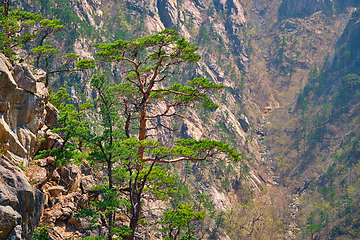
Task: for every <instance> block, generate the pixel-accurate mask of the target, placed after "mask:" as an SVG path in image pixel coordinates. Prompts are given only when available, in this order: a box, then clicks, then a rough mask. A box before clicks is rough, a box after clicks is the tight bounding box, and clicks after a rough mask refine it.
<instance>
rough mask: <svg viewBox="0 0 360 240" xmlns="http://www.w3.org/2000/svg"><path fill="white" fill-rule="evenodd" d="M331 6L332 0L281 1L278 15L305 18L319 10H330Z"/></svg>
mask: <svg viewBox="0 0 360 240" xmlns="http://www.w3.org/2000/svg"><path fill="white" fill-rule="evenodd" d="M333 6H334V4H333V0H283V2H282V4H281V7H280V10H279V13H280V15H284V16H303V15H305V16H306V15H311V14H313V13H314V12H316V11H320V10H331V9H332V8H333Z"/></svg>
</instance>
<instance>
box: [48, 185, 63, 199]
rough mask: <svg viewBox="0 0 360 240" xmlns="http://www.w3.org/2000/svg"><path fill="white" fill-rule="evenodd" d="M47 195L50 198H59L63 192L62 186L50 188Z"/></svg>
mask: <svg viewBox="0 0 360 240" xmlns="http://www.w3.org/2000/svg"><path fill="white" fill-rule="evenodd" d="M48 191H49V193H50V194H51V196H54V197H56V196H59V195H60V194H62V193H63V192H64V191H65V188H64V187H63V186H52V187H49V188H48Z"/></svg>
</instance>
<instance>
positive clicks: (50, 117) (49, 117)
mask: <svg viewBox="0 0 360 240" xmlns="http://www.w3.org/2000/svg"><path fill="white" fill-rule="evenodd" d="M45 110H46V117H45V122H46V125H47V126H48V127H49V128H50V129H53V128H54V127H56V125H57V120H58V119H59V117H60V116H59V110H57V109H56V108H55V107H54V105H52V104H51V103H47V104H46V105H45Z"/></svg>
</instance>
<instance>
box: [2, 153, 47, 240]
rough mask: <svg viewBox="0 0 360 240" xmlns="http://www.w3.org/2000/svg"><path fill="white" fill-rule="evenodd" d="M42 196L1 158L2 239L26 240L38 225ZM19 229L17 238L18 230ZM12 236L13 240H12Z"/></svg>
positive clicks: (43, 196)
mask: <svg viewBox="0 0 360 240" xmlns="http://www.w3.org/2000/svg"><path fill="white" fill-rule="evenodd" d="M44 202H45V195H44V194H43V193H41V192H40V191H39V190H37V189H35V188H34V187H33V186H31V184H30V183H29V182H28V179H27V177H26V176H25V174H24V173H23V171H22V170H20V169H19V168H18V167H17V166H16V164H15V163H14V161H12V160H11V159H8V158H6V157H1V158H0V229H1V230H2V232H1V233H0V238H1V239H10V238H11V239H20V238H21V232H22V235H23V237H27V234H28V233H31V232H32V231H33V230H34V229H35V228H36V226H37V224H38V222H39V221H40V217H41V215H42V212H43V206H44ZM19 228H20V229H21V231H20V236H18V235H19V234H18V233H17V229H19ZM14 236H15V238H14Z"/></svg>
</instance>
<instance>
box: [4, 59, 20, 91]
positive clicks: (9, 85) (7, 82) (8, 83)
mask: <svg viewBox="0 0 360 240" xmlns="http://www.w3.org/2000/svg"><path fill="white" fill-rule="evenodd" d="M6 61H7V60H6V58H5V57H4V55H3V54H1V55H0V89H2V90H7V91H8V92H11V91H12V90H14V89H15V88H16V87H17V84H16V82H15V81H14V78H13V77H12V75H11V73H10V71H9V68H8V67H7V65H8V64H7V62H6Z"/></svg>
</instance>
